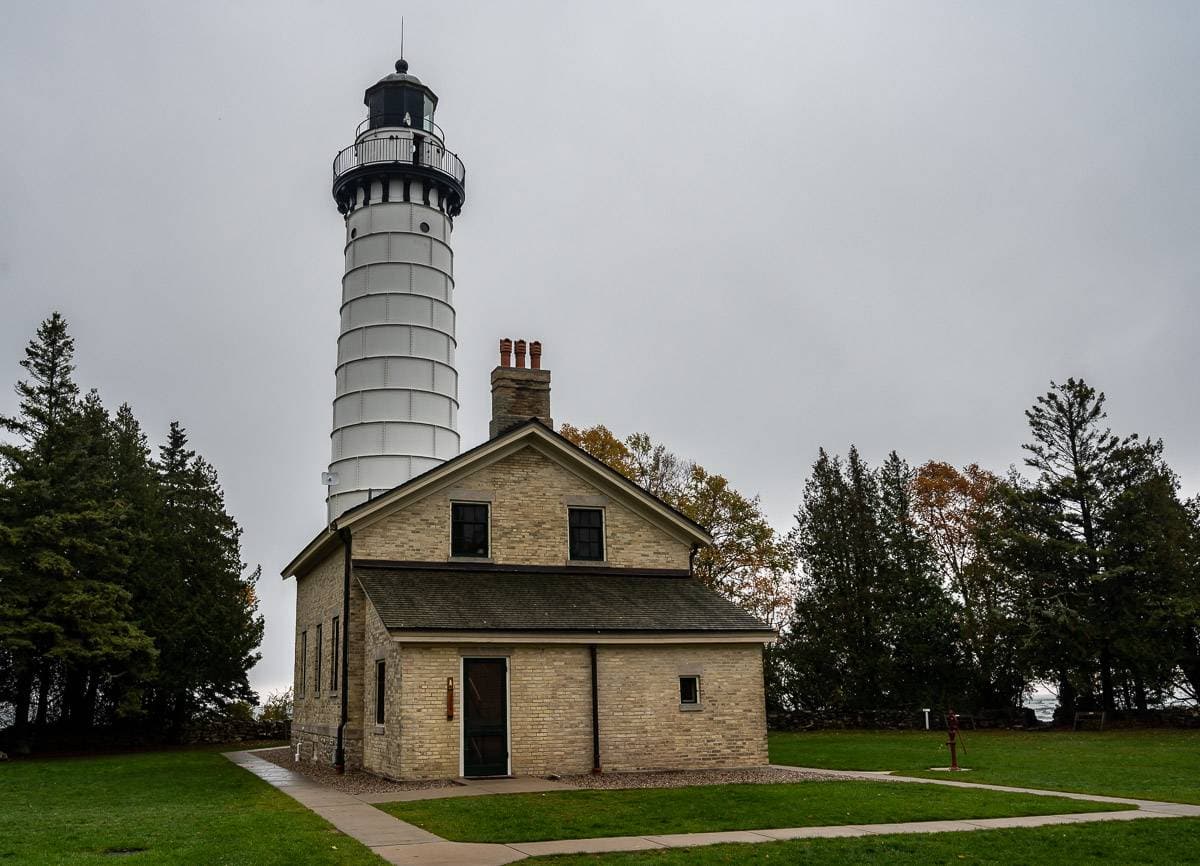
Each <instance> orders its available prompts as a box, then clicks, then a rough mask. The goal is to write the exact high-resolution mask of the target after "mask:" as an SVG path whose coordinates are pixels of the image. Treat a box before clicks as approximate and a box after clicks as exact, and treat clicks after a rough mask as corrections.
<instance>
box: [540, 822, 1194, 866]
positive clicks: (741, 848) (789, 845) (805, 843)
mask: <svg viewBox="0 0 1200 866" xmlns="http://www.w3.org/2000/svg"><path fill="white" fill-rule="evenodd" d="M1197 840H1200V818H1171V819H1169V820H1168V819H1158V820H1155V819H1147V820H1145V821H1113V822H1111V823H1106V824H1079V825H1074V826H1059V827H1037V828H1031V829H1021V830H979V831H976V832H969V833H928V834H921V835H916V836H911V835H903V836H901V835H896V836H867V837H860V838H855V839H803V840H796V841H794V842H765V843H763V844H761V845H712V846H709V847H704V848H676V849H674V850H659V851H639V852H635V853H629V854H605V855H603V856H600V857H596V856H592V855H587V856H573V857H539V858H537V859H535V860H531V861H529V862H530V866H535V864H536V866H585V864H586V866H598V864H603V866H685V864H686V866H718V864H721V866H729V864H744V863H768V864H769V863H779V864H787V866H810V864H843V863H855V864H863V863H865V864H873V863H879V864H888V866H891V864H913V866H926V864H931V866H932V864H951V863H953V864H955V866H963V864H966V866H970V864H978V863H995V864H1003V866H1042V864H1047V863H1070V864H1072V866H1081V864H1082V866H1088V864H1095V866H1101V864H1103V866H1112V864H1122V866H1142V864H1146V866H1149V864H1154V866H1161V864H1168V863H1197V862H1200V843H1198V842H1197Z"/></svg>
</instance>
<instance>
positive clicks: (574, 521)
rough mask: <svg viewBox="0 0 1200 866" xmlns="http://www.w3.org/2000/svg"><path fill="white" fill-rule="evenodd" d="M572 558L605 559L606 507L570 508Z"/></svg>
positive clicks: (597, 560) (594, 560)
mask: <svg viewBox="0 0 1200 866" xmlns="http://www.w3.org/2000/svg"><path fill="white" fill-rule="evenodd" d="M568 523H569V525H570V545H569V547H570V556H571V559H582V560H590V561H592V562H602V561H603V560H604V509H603V508H571V509H568Z"/></svg>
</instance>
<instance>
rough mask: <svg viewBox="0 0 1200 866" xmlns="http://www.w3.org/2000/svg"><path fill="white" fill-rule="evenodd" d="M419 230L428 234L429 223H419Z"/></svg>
mask: <svg viewBox="0 0 1200 866" xmlns="http://www.w3.org/2000/svg"><path fill="white" fill-rule="evenodd" d="M421 231H423V232H425V234H429V223H421Z"/></svg>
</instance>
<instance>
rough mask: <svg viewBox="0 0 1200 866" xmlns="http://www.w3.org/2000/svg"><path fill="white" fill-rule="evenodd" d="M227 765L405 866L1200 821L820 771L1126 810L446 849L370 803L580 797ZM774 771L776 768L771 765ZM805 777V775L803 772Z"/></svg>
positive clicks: (1191, 810) (525, 782) (254, 762)
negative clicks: (349, 789)
mask: <svg viewBox="0 0 1200 866" xmlns="http://www.w3.org/2000/svg"><path fill="white" fill-rule="evenodd" d="M226 757H228V758H229V759H230V760H231V761H233V762H234V763H235V764H238V765H239V766H241V767H243V768H244V769H246V770H249V771H250V772H251V773H254V774H255V775H256V776H258V777H259V778H261V779H263V780H264V781H266V782H268V783H270V784H272V785H274V786H275V787H277V788H279V789H280V790H281V791H283V792H284V793H285V794H288V795H289V796H291V797H293V798H295V799H296V800H297V801H299V802H300V803H302V804H303V805H305V806H307V807H308V808H309V809H311V810H312V811H314V812H316V813H317V814H318V815H320V816H321V817H322V818H324V819H325V820H327V821H329V822H330V823H331V824H333V825H334V826H335V827H336V828H337V829H338V830H340V831H342V832H343V833H345V834H346V835H347V836H351V837H353V838H355V839H357V840H358V841H359V842H361V843H362V844H364V845H366V846H367V847H368V848H370V849H371V850H372V851H374V852H375V853H376V854H378V855H379V856H380V857H382V858H383V859H384V860H386V861H387V862H389V863H398V864H410V866H450V864H457V866H501V864H504V863H512V862H514V861H517V860H522V859H524V858H525V857H534V856H540V855H544V854H601V853H607V852H612V851H644V850H647V849H651V848H687V847H692V846H695V845H717V844H721V843H724V842H777V841H779V840H781V839H826V838H835V837H847V836H878V835H881V834H885V833H947V832H959V831H970V830H994V829H998V828H1007V827H1044V826H1047V825H1051V824H1082V823H1086V822H1091V821H1132V820H1139V819H1144V818H1173V817H1181V816H1190V817H1200V806H1193V805H1188V804H1185V803H1160V802H1157V801H1154V800H1136V799H1127V798H1123V797H1104V796H1100V795H1097V794H1071V793H1064V792H1062V791H1045V790H1041V789H1038V788H1014V787H1008V786H1004V785H985V784H978V783H973V782H960V781H957V780H951V779H918V778H914V777H911V776H890V775H887V774H886V773H871V772H857V771H842V770H825V769H821V770H819V772H821V773H827V774H831V775H836V776H841V777H843V778H847V779H865V780H871V781H876V782H880V781H885V780H886V781H893V782H901V783H913V784H927V785H946V786H950V787H956V788H985V789H987V790H990V791H1007V792H1012V793H1022V794H1036V795H1039V796H1046V797H1066V798H1068V799H1072V800H1091V801H1093V802H1096V803H1105V804H1118V805H1128V806H1130V807H1131V808H1129V809H1123V810H1120V811H1116V812H1088V813H1080V814H1069V815H1032V816H1028V817H1019V818H982V819H979V820H958V821H910V822H905V823H898V824H847V825H842V826H837V827H788V828H783V829H778V830H736V831H729V832H721V833H677V834H668V835H662V836H611V837H605V838H600V839H561V840H555V841H549V842H514V843H510V844H507V845H501V844H488V843H468V842H449V841H447V840H445V839H442V838H441V837H440V836H435V835H434V834H432V833H429V832H427V831H425V830H422V829H420V828H419V827H414V826H413V825H412V824H407V823H405V822H404V821H401V820H400V819H398V818H393V817H392V816H391V815H388V814H387V813H386V812H382V811H380V810H379V809H376V808H375V807H374V806H373V805H371V803H376V802H379V803H383V802H387V803H395V802H399V801H403V800H420V799H431V798H433V797H435V796H440V797H469V796H481V795H485V794H499V793H526V792H540V791H557V790H571V791H575V790H579V789H578V788H572V787H570V786H568V785H563V784H561V783H557V782H550V781H548V780H544V779H533V778H516V779H489V780H463V781H464V784H462V785H456V786H454V787H452V788H432V789H427V790H423V791H402V792H397V793H392V794H370V795H361V796H355V795H353V794H344V793H342V792H340V791H335V790H333V789H331V788H329V787H328V786H326V785H322V784H320V783H318V782H313V781H311V780H309V779H307V778H305V777H304V776H302V775H300V774H299V773H295V772H293V771H291V770H288V769H286V768H284V767H280V766H278V765H276V764H272V763H271V762H269V761H266V760H264V759H262V758H259V757H257V756H256V755H255V754H254V753H253V752H229V753H227V754H226ZM773 766H774V765H773ZM778 768H779V769H783V770H795V771H804V770H806V769H808V768H803V767H787V766H782V765H778ZM809 771H811V770H809Z"/></svg>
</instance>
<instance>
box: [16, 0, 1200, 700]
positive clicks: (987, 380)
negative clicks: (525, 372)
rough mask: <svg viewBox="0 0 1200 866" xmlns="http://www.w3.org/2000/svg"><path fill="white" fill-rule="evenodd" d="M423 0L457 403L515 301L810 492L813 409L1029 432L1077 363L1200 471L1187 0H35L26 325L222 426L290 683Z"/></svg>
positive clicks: (626, 416) (177, 412)
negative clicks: (353, 198) (372, 149)
mask: <svg viewBox="0 0 1200 866" xmlns="http://www.w3.org/2000/svg"><path fill="white" fill-rule="evenodd" d="M401 14H407V15H408V28H409V29H408V46H409V51H408V57H409V60H410V61H411V63H412V71H413V72H414V73H416V74H417V75H420V76H421V77H422V78H423V79H424V80H425V81H427V82H428V83H430V84H431V85H432V86H433V87H434V89H435V90H436V91H437V92H438V94H439V95H440V97H441V100H442V101H441V106H440V108H439V116H438V120H439V122H440V124H441V125H442V126H443V127H444V128H445V130H446V133H447V141H448V144H449V146H450V147H451V148H452V149H454V150H456V151H458V152H459V153H460V154H461V156H462V157H463V159H464V160H465V162H466V164H467V166H468V202H467V206H466V208H465V210H464V213H463V215H462V217H461V218H460V219H459V220H458V223H457V225H456V231H455V249H456V253H457V261H456V276H457V282H458V291H457V294H456V300H457V305H458V313H459V331H458V339H459V353H458V360H459V369H460V372H461V376H462V379H461V389H460V398H461V400H462V403H463V408H462V412H461V414H460V429H461V431H462V433H463V436H464V444H466V445H470V444H474V443H475V442H477V441H479V440H480V439H481V438H482V437H483V436H484V435H486V422H487V415H488V406H489V403H488V392H487V375H488V372H489V370H490V368H491V366H492V364H493V363H494V357H493V356H494V345H495V340H496V338H497V337H499V336H504V335H509V336H513V337H519V336H526V337H531V338H541V339H542V340H543V341H544V342H545V344H546V363H547V366H549V367H550V368H552V369H553V371H554V377H555V386H554V414H555V417H556V418H557V419H561V420H570V421H573V422H576V423H594V422H604V423H606V424H608V425H609V426H610V427H612V428H613V429H614V430H617V431H619V432H631V431H633V430H645V431H647V432H650V433H651V434H652V435H654V436H655V437H656V438H659V439H661V440H663V441H665V442H667V443H669V444H670V445H671V446H672V447H674V448H675V449H676V450H678V451H679V452H681V453H684V454H686V455H688V456H691V457H694V458H695V459H698V460H700V461H701V462H703V463H704V464H705V465H707V466H708V467H709V468H710V469H713V470H715V471H720V472H723V473H725V474H727V475H728V476H729V477H730V478H731V479H732V480H733V481H734V482H735V484H737V485H738V486H739V487H740V488H742V489H743V490H746V491H750V492H758V493H761V494H762V497H763V501H764V503H765V504H766V506H767V508H768V510H769V513H770V514H771V516H772V518H773V519H774V520H775V521H776V523H777V525H778V526H779V527H780V528H786V526H787V525H788V524H789V522H790V515H791V512H792V511H793V509H794V507H795V505H796V503H797V500H798V498H799V493H800V487H801V484H802V482H803V479H804V477H805V474H806V472H807V468H808V466H809V465H810V464H811V461H812V459H813V457H814V455H815V451H816V449H817V447H818V446H819V445H826V446H827V447H830V448H833V449H836V450H844V449H845V447H846V446H847V445H848V443H850V442H855V443H857V444H858V445H859V447H860V448H861V449H862V450H863V452H864V453H865V454H866V455H867V456H868V458H869V459H871V460H873V461H878V460H879V459H881V458H882V456H883V455H884V454H885V453H886V451H887V450H889V449H891V448H897V449H899V450H900V452H901V453H902V454H904V455H905V456H907V457H908V458H909V459H910V460H913V461H922V460H925V459H929V458H940V459H947V460H950V461H953V462H956V463H963V462H967V461H972V460H977V461H979V462H981V463H983V464H985V465H988V466H990V467H992V468H995V469H1003V468H1004V467H1006V466H1007V465H1008V464H1010V463H1012V462H1015V461H1019V459H1020V450H1019V445H1020V443H1021V442H1022V441H1023V438H1024V435H1025V431H1024V419H1023V416H1022V410H1023V409H1024V408H1025V407H1027V406H1028V405H1029V404H1030V403H1031V402H1032V400H1033V398H1034V397H1035V396H1036V395H1037V394H1039V393H1041V392H1042V391H1044V390H1045V388H1046V386H1047V384H1048V381H1049V379H1051V378H1052V377H1053V378H1065V377H1067V376H1069V375H1082V376H1084V377H1086V378H1088V379H1089V380H1091V381H1093V382H1094V383H1095V384H1097V385H1099V386H1101V387H1103V388H1104V389H1105V390H1106V391H1107V392H1108V394H1109V396H1110V404H1111V405H1110V408H1111V416H1112V417H1111V420H1112V422H1113V426H1114V427H1115V428H1117V429H1119V430H1122V431H1126V430H1134V429H1136V430H1141V431H1144V432H1147V433H1150V434H1153V435H1161V436H1163V437H1165V438H1166V440H1167V445H1168V456H1169V458H1170V459H1171V461H1172V462H1173V464H1174V465H1175V466H1176V468H1177V469H1178V470H1179V471H1180V472H1181V473H1182V474H1183V476H1184V479H1185V483H1186V485H1187V487H1188V489H1189V490H1195V489H1196V487H1197V485H1198V483H1200V446H1197V442H1196V436H1195V430H1196V422H1197V418H1198V414H1200V408H1198V405H1197V401H1196V399H1195V397H1194V391H1195V386H1194V383H1193V379H1194V377H1195V376H1196V373H1197V367H1198V364H1197V361H1198V360H1200V358H1198V351H1197V342H1196V338H1195V329H1196V323H1197V321H1200V315H1198V313H1200V309H1198V306H1200V302H1198V301H1197V291H1196V289H1197V281H1198V278H1200V247H1198V246H1197V244H1196V238H1197V237H1198V236H1200V188H1198V184H1197V173H1196V165H1195V155H1196V154H1197V153H1200V98H1198V96H1200V94H1198V93H1197V88H1198V82H1200V68H1198V67H1200V56H1198V55H1197V53H1196V51H1195V45H1196V43H1197V40H1198V37H1200V8H1198V7H1196V6H1195V5H1194V4H1187V3H1166V2H1158V3H1154V4H1115V3H1094V2H1079V3H1068V2H1063V3H1056V4H1043V3H1024V4H1022V3H1016V4H1005V5H1004V6H996V5H995V4H992V5H986V4H952V3H903V4H901V3H860V4H844V3H828V4H790V3H789V4H777V5H776V4H753V5H747V4H728V3H675V4H666V3H659V4H614V3H604V4H600V3H594V4H587V5H585V4H578V3H575V4H564V3H558V2H544V3H520V4H516V3H506V4H463V3H439V4H435V5H429V4H426V5H424V6H422V7H420V8H419V9H418V8H411V9H404V8H403V7H401V6H398V5H396V4H394V3H372V2H361V3H358V4H355V5H354V7H353V10H352V11H351V8H350V7H347V6H345V5H344V4H316V3H304V4H297V3H273V4H267V3H261V4H253V5H250V4H233V3H228V4H212V3H204V4H188V5H183V4H171V5H168V4H158V3H142V4H133V3H105V4H67V5H66V6H63V5H62V4H54V5H52V6H47V5H45V4H41V5H38V4H25V5H24V6H22V7H15V6H14V7H10V8H8V9H6V13H5V19H6V20H5V26H4V27H3V28H0V49H2V50H0V72H2V73H3V79H4V81H5V86H4V88H3V90H2V92H0V123H2V124H3V140H4V142H5V158H4V159H3V160H0V184H2V186H0V188H3V189H4V191H5V193H6V201H5V207H4V208H3V210H2V211H0V291H2V293H3V305H4V307H3V308H4V311H5V314H4V316H3V317H2V319H0V346H2V347H3V353H2V354H0V362H3V364H4V369H5V370H7V374H6V378H7V379H8V380H12V379H15V377H16V374H17V372H18V368H17V361H18V360H19V358H20V356H21V349H22V347H23V346H24V344H25V341H26V340H27V339H28V338H29V336H30V334H31V333H32V331H33V329H34V327H35V326H36V324H37V322H38V321H39V320H40V319H41V318H42V317H44V316H45V315H46V314H47V313H48V312H49V311H50V310H51V309H53V308H58V309H61V310H62V311H63V312H64V314H65V315H67V316H68V318H69V320H70V322H71V325H72V328H73V331H74V334H75V336H76V340H77V343H78V347H79V362H80V376H81V379H82V381H83V382H84V383H85V384H89V385H95V386H96V387H98V388H99V389H100V390H101V392H102V394H103V395H104V397H105V398H106V399H107V400H108V401H109V402H110V403H111V404H113V405H115V404H116V403H117V402H120V401H122V400H128V401H129V402H131V403H132V404H133V405H134V407H135V409H136V411H137V413H138V415H139V417H141V418H142V419H143V420H144V422H145V423H146V424H147V426H148V427H149V429H150V432H151V433H152V434H153V435H155V436H161V434H162V432H163V431H164V430H165V428H166V426H167V424H168V422H169V421H170V420H171V419H172V418H178V419H179V420H181V421H182V422H183V423H184V424H185V425H186V426H187V427H188V429H189V430H190V432H191V435H192V438H193V443H194V445H195V446H196V447H197V448H198V449H200V450H201V451H202V452H203V453H204V454H205V455H206V456H208V457H209V458H210V459H211V460H212V461H213V462H214V463H215V464H216V465H217V466H218V468H219V470H220V471H221V474H222V478H223V480H224V483H225V488H226V491H227V494H228V500H229V505H230V508H231V509H232V510H233V512H234V513H235V514H236V516H237V517H238V518H239V519H240V520H241V521H242V523H243V525H244V526H245V529H246V537H245V552H246V556H247V558H248V559H249V560H250V561H251V562H252V563H259V562H261V563H262V564H263V566H264V571H265V572H266V577H265V578H264V580H263V584H262V588H261V589H262V598H263V610H264V612H265V613H266V615H267V618H268V631H267V638H266V642H265V644H264V647H263V651H264V659H263V662H262V663H261V664H260V665H259V667H258V668H257V669H256V670H255V672H254V682H255V684H256V685H257V686H258V687H260V688H263V689H269V688H276V687H280V686H281V685H283V684H285V683H286V682H287V680H288V679H289V678H290V671H291V660H290V641H291V632H292V604H293V600H292V599H293V592H294V588H293V586H292V585H291V584H290V583H283V582H282V581H280V580H278V578H276V577H275V574H276V573H277V571H278V569H279V568H280V567H281V566H282V565H283V564H284V563H285V562H286V561H287V559H288V558H289V557H290V556H291V554H293V553H294V552H295V551H296V549H298V547H299V546H300V545H301V544H303V543H304V542H305V541H307V540H308V538H310V537H311V536H312V534H313V533H314V532H315V531H316V530H317V529H318V528H319V527H320V525H321V521H322V517H323V502H322V496H323V489H322V488H321V486H320V484H319V473H320V472H321V470H322V469H323V468H324V467H325V465H326V463H327V461H328V456H329V454H328V432H329V425H330V400H331V399H332V395H333V377H332V371H333V364H334V357H335V339H336V335H337V327H338V325H337V307H338V302H339V291H340V290H339V279H340V275H341V252H340V244H341V225H340V217H339V216H338V214H337V212H336V210H335V209H334V207H333V204H332V202H331V200H330V199H329V190H328V183H329V165H330V160H331V159H332V157H333V154H334V153H335V152H336V151H337V150H338V149H340V148H341V147H344V146H345V145H346V144H348V143H349V142H350V140H351V138H352V136H353V131H354V126H355V124H357V122H358V121H359V120H360V119H361V118H362V116H363V115H364V109H363V107H362V105H361V99H362V91H363V89H364V88H365V87H366V86H367V85H369V84H371V83H372V82H374V81H375V80H377V79H378V78H379V77H380V76H382V75H383V74H385V73H386V72H387V71H389V69H390V65H391V62H392V61H393V60H394V58H395V54H396V52H397V48H398V44H399V24H400V15H401ZM14 404H15V400H14V398H13V397H12V395H11V393H10V392H9V391H8V390H7V389H4V390H3V391H0V412H11V411H12V410H13V408H14Z"/></svg>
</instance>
